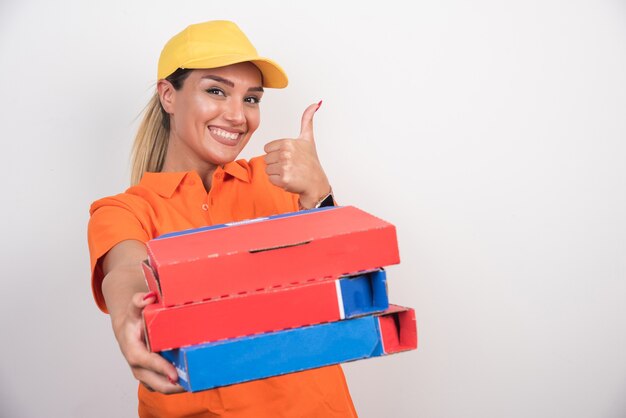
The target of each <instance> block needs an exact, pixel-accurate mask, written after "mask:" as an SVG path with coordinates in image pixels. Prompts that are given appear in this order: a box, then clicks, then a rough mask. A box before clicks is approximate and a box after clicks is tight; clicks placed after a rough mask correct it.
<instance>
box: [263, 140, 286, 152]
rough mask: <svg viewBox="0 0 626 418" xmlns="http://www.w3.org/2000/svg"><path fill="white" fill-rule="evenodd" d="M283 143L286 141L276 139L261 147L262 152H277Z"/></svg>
mask: <svg viewBox="0 0 626 418" xmlns="http://www.w3.org/2000/svg"><path fill="white" fill-rule="evenodd" d="M285 141H288V139H276V140H274V141H271V142H268V143H267V144H265V146H264V147H263V151H265V152H266V153H268V154H269V153H270V152H274V151H278V150H279V149H280V148H281V147H282V146H283V144H284V142H285Z"/></svg>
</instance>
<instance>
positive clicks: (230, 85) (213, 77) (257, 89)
mask: <svg viewBox="0 0 626 418" xmlns="http://www.w3.org/2000/svg"><path fill="white" fill-rule="evenodd" d="M202 78H208V79H211V80H214V81H217V82H219V83H223V84H226V85H227V86H229V87H235V83H233V82H232V81H230V80H228V79H226V78H223V77H220V76H217V75H210V74H209V75H204V76H202ZM248 91H260V92H263V91H264V90H263V87H261V86H259V87H250V88H249V89H248Z"/></svg>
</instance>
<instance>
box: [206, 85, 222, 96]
mask: <svg viewBox="0 0 626 418" xmlns="http://www.w3.org/2000/svg"><path fill="white" fill-rule="evenodd" d="M206 92H207V93H209V94H214V95H216V96H226V94H224V91H223V90H222V89H218V88H217V87H211V88H209V89H207V90H206Z"/></svg>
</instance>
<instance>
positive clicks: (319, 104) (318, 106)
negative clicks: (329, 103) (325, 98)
mask: <svg viewBox="0 0 626 418" xmlns="http://www.w3.org/2000/svg"><path fill="white" fill-rule="evenodd" d="M321 105H322V100H320V102H319V103H318V104H317V107H316V108H315V111H316V112H317V109H319V108H320V106H321Z"/></svg>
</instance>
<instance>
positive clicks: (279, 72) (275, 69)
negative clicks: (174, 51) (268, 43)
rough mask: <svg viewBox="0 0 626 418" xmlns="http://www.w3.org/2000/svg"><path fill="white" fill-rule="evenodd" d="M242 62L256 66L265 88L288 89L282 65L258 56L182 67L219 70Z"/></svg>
mask: <svg viewBox="0 0 626 418" xmlns="http://www.w3.org/2000/svg"><path fill="white" fill-rule="evenodd" d="M241 62H251V63H253V64H254V65H256V67H257V68H258V69H259V70H260V71H261V74H262V75H263V87H268V88H275V89H282V88H284V87H287V84H289V79H288V78H287V74H286V73H285V71H284V70H283V69H282V68H281V67H280V65H278V64H276V63H275V62H274V61H272V60H270V59H267V58H262V57H258V56H242V55H230V56H221V57H219V58H210V59H201V60H194V61H191V62H186V63H185V64H183V65H181V68H188V69H204V68H219V67H225V66H227V65H232V64H239V63H241Z"/></svg>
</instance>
